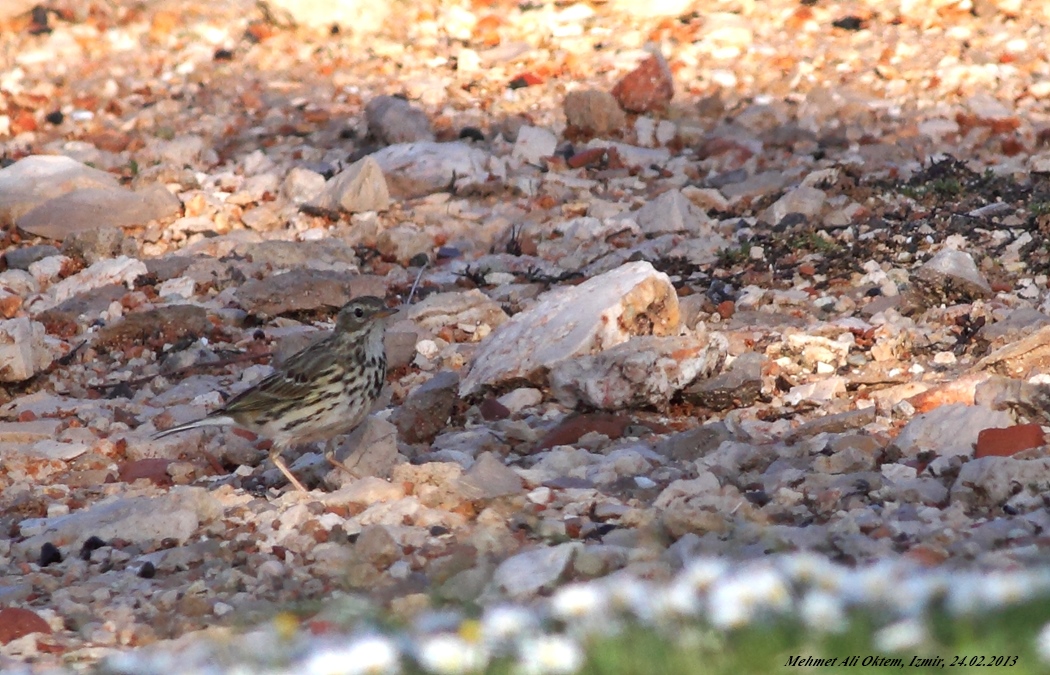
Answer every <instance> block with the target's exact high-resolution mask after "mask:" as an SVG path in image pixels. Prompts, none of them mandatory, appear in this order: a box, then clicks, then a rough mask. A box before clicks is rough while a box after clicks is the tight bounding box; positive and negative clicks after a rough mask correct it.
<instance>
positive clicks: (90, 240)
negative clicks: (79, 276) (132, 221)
mask: <svg viewBox="0 0 1050 675" xmlns="http://www.w3.org/2000/svg"><path fill="white" fill-rule="evenodd" d="M62 255H66V256H69V257H70V258H73V259H75V260H82V261H84V262H85V263H87V264H88V265H94V264H95V263H97V262H99V261H101V260H105V259H107V258H115V257H117V256H120V255H126V256H129V257H134V256H136V255H138V247H137V246H136V244H135V240H134V239H131V238H127V237H125V236H124V232H123V231H122V230H120V229H118V228H115V227H96V228H92V229H90V230H81V231H78V232H72V233H70V234H69V235H67V236H66V238H65V240H64V241H63V242H62Z"/></svg>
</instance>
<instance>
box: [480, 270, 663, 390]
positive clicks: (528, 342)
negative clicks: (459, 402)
mask: <svg viewBox="0 0 1050 675" xmlns="http://www.w3.org/2000/svg"><path fill="white" fill-rule="evenodd" d="M678 320H679V313H678V296H677V295H676V293H675V290H674V286H672V285H671V280H670V279H669V278H668V277H667V275H666V274H663V273H662V272H657V271H656V270H655V269H654V268H653V266H652V265H651V264H649V263H648V262H644V261H642V262H632V263H627V264H626V265H622V266H620V267H618V268H616V269H614V270H610V271H609V272H606V273H605V274H601V275H599V276H596V277H594V278H592V279H589V280H587V281H585V282H583V283H582V284H580V285H579V286H570V287H567V288H559V289H556V290H553V291H550V292H548V293H545V294H543V295H542V296H540V298H539V302H538V303H537V304H536V305H535V306H533V307H532V308H530V309H528V310H525V311H523V312H520V313H518V314H515V315H514V316H513V317H511V319H510V320H509V321H507V322H506V323H504V324H503V325H502V326H500V327H499V328H497V329H496V330H494V331H492V333H491V334H490V335H489V336H488V337H486V338H485V340H484V341H483V342H482V343H481V346H480V347H479V348H478V351H477V354H476V356H475V358H474V362H473V364H472V365H471V368H470V372H469V373H468V374H467V376H466V377H464V378H463V381H462V383H461V384H460V389H459V391H460V395H461V396H469V395H471V394H473V393H475V392H477V391H479V390H480V389H481V388H482V387H484V386H487V385H493V384H497V383H500V382H506V381H508V380H516V379H521V380H529V381H536V380H540V381H542V380H544V379H545V378H546V375H547V372H548V371H549V370H550V369H551V368H553V367H554V366H555V365H556V364H558V363H560V362H562V361H565V360H566V359H570V358H572V357H575V356H583V355H587V354H595V353H598V352H600V351H602V350H605V349H609V348H610V347H615V346H616V345H618V344H621V343H623V342H626V341H627V340H628V339H630V338H631V337H632V336H634V335H649V334H652V335H657V336H666V335H672V334H674V333H675V332H677V330H678Z"/></svg>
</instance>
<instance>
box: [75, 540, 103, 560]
mask: <svg viewBox="0 0 1050 675" xmlns="http://www.w3.org/2000/svg"><path fill="white" fill-rule="evenodd" d="M105 545H106V542H104V541H102V540H101V539H100V538H98V537H96V536H90V537H88V538H87V539H86V540H85V541H84V544H83V545H82V546H81V547H80V559H81V560H91V552H92V551H97V550H98V549H100V548H102V547H103V546H105Z"/></svg>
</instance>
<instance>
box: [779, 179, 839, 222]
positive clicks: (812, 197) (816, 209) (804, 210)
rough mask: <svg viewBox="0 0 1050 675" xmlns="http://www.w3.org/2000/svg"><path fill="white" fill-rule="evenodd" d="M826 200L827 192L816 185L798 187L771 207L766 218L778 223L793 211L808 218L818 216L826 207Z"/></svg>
mask: <svg viewBox="0 0 1050 675" xmlns="http://www.w3.org/2000/svg"><path fill="white" fill-rule="evenodd" d="M826 200H827V194H826V193H825V192H824V191H823V190H818V189H817V188H814V187H805V186H803V187H797V188H795V189H794V190H791V191H790V192H788V193H787V194H785V195H784V196H783V197H781V198H780V199H778V200H777V201H776V202H774V203H773V205H772V206H770V207H769V211H768V212H767V213H766V214H765V216H766V217H765V220H767V221H768V222H769V223H770V224H773V225H776V224H778V223H780V221H782V220H783V219H784V218H785V217H786V216H787V215H788V214H791V213H797V214H800V215H802V216H805V217H806V218H807V219H809V218H816V217H817V216H818V215H820V212H821V209H823V208H824V203H825V201H826Z"/></svg>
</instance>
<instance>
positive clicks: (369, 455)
mask: <svg viewBox="0 0 1050 675" xmlns="http://www.w3.org/2000/svg"><path fill="white" fill-rule="evenodd" d="M333 442H334V441H333ZM335 457H336V459H337V460H339V461H341V462H342V463H343V464H344V465H346V467H347V468H349V469H350V470H351V471H353V472H354V474H355V475H356V476H358V477H360V476H379V477H382V478H386V477H388V476H389V475H390V473H391V471H393V468H394V466H396V465H397V463H398V461H399V457H400V456H399V455H398V452H397V427H395V426H394V425H393V424H391V423H390V422H388V421H386V420H384V419H380V418H379V417H376V416H374V415H372V416H370V417H367V418H365V421H364V422H362V423H361V425H360V426H359V427H357V428H356V429H354V430H353V431H352V432H351V433H350V435H349V436H348V437H347V440H346V441H345V442H344V443H342V444H341V445H339V446H337V448H336V453H335ZM401 461H403V460H401ZM323 466H324V467H326V468H331V467H329V466H328V464H327V463H325V464H324V465H323ZM353 478H354V476H349V475H347V473H346V472H345V471H342V470H340V469H334V470H332V471H330V472H329V473H328V479H327V480H328V482H331V483H333V484H335V485H336V486H341V485H345V484H346V481H348V480H352V479H353Z"/></svg>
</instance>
